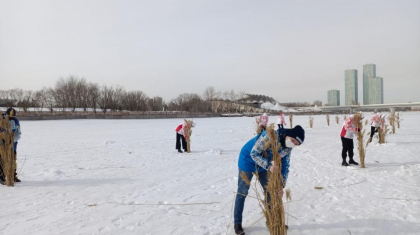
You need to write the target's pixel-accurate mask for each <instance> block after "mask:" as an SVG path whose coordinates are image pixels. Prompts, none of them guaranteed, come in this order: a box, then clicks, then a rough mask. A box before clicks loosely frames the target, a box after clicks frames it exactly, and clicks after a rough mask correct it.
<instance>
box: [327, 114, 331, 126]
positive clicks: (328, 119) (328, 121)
mask: <svg viewBox="0 0 420 235" xmlns="http://www.w3.org/2000/svg"><path fill="white" fill-rule="evenodd" d="M327 125H328V126H330V115H329V114H328V113H327Z"/></svg>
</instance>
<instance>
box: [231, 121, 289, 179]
mask: <svg viewBox="0 0 420 235" xmlns="http://www.w3.org/2000/svg"><path fill="white" fill-rule="evenodd" d="M281 131H284V129H282V130H281ZM280 135H281V133H280ZM278 136H279V130H277V131H276V137H277V138H278ZM281 136H282V135H281ZM269 141H270V137H269V136H268V135H267V133H266V131H262V132H261V133H260V134H259V135H257V136H255V137H254V138H252V139H251V140H250V141H248V142H247V143H246V144H245V145H244V147H242V149H241V153H240V154H239V161H238V167H239V169H240V170H242V171H247V172H256V171H258V172H263V171H268V170H269V169H270V166H271V165H272V164H271V161H272V160H273V153H272V152H271V148H270V147H271V146H269V147H268V149H267V151H266V152H267V158H265V157H264V156H263V153H264V149H265V148H264V146H265V143H266V142H269ZM278 152H279V154H280V156H281V163H282V164H281V165H282V169H281V174H282V175H283V182H284V184H286V181H287V175H288V174H289V166H290V154H291V152H292V149H291V148H287V147H284V146H282V147H280V148H279V151H278Z"/></svg>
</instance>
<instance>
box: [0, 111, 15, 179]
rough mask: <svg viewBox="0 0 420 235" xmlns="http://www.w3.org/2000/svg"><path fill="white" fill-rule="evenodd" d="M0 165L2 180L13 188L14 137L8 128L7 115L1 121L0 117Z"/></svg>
mask: <svg viewBox="0 0 420 235" xmlns="http://www.w3.org/2000/svg"><path fill="white" fill-rule="evenodd" d="M0 129H2V132H0V143H1V144H0V155H1V157H0V165H1V167H2V168H3V173H4V178H5V179H6V185H7V186H14V178H15V177H14V173H15V170H16V162H15V154H14V151H13V143H14V139H15V136H14V134H13V131H12V127H11V126H10V121H9V115H6V118H5V119H3V118H1V117H0Z"/></svg>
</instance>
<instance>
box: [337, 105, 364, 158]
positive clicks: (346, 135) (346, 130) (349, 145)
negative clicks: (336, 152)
mask: <svg viewBox="0 0 420 235" xmlns="http://www.w3.org/2000/svg"><path fill="white" fill-rule="evenodd" d="M362 119H363V113H362ZM358 131H360V130H359V128H358V127H357V124H356V122H355V120H354V115H350V116H349V117H347V118H346V120H344V124H343V127H342V128H341V133H340V136H341V143H342V145H343V149H342V151H341V157H342V158H343V162H342V164H341V165H342V166H349V164H353V165H359V163H357V162H355V161H354V160H353V156H354V153H353V149H354V143H353V138H354V136H355V135H356V134H357V132H358ZM347 153H348V154H349V163H347V161H346V158H347Z"/></svg>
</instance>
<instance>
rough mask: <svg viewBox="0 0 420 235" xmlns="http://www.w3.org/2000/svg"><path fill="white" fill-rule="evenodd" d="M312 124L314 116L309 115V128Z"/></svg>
mask: <svg viewBox="0 0 420 235" xmlns="http://www.w3.org/2000/svg"><path fill="white" fill-rule="evenodd" d="M313 126H314V118H313V117H312V116H310V115H309V128H312V127H313Z"/></svg>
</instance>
